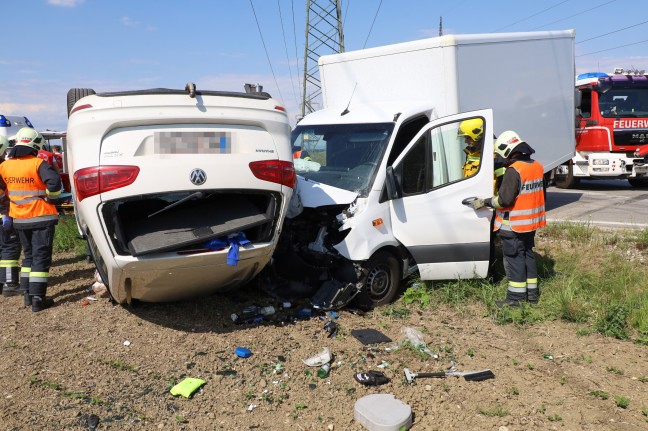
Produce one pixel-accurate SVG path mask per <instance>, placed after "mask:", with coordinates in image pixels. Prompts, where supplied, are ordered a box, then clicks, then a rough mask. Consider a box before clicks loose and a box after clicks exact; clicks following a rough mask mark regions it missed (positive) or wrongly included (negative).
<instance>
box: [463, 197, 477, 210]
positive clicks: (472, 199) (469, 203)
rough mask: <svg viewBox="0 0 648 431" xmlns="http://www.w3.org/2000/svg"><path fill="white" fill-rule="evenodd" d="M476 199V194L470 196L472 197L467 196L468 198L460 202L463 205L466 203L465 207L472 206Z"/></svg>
mask: <svg viewBox="0 0 648 431" xmlns="http://www.w3.org/2000/svg"><path fill="white" fill-rule="evenodd" d="M476 199H478V198H477V196H472V197H469V198H466V199H464V200H462V201H461V203H462V204H463V205H466V206H467V207H472V203H473V201H474V200H476Z"/></svg>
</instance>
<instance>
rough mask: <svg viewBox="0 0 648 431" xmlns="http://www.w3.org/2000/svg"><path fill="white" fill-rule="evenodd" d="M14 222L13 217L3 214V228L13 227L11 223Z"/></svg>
mask: <svg viewBox="0 0 648 431" xmlns="http://www.w3.org/2000/svg"><path fill="white" fill-rule="evenodd" d="M12 224H13V219H12V218H11V217H9V216H8V215H3V216H2V228H3V229H11V225H12Z"/></svg>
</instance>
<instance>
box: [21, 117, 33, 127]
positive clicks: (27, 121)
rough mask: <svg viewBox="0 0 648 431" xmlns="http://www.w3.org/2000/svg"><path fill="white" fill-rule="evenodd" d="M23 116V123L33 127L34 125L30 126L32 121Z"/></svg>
mask: <svg viewBox="0 0 648 431" xmlns="http://www.w3.org/2000/svg"><path fill="white" fill-rule="evenodd" d="M23 118H24V119H25V124H27V126H29V127H31V128H32V129H33V128H34V126H32V123H31V122H30V121H29V118H27V117H23Z"/></svg>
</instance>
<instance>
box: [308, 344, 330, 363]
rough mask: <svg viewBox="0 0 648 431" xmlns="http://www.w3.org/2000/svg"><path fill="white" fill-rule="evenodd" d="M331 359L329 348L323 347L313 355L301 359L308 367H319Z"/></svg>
mask: <svg viewBox="0 0 648 431" xmlns="http://www.w3.org/2000/svg"><path fill="white" fill-rule="evenodd" d="M331 359H332V355H331V349H329V348H328V347H324V348H323V349H322V351H321V352H320V353H318V354H317V355H315V356H311V357H310V358H308V359H303V362H304V364H306V365H308V366H309V367H321V366H322V365H324V364H328V363H329V362H331Z"/></svg>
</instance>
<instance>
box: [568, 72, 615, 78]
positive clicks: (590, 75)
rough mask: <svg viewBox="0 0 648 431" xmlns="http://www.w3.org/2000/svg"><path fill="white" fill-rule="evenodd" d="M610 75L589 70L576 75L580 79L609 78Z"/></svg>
mask: <svg viewBox="0 0 648 431" xmlns="http://www.w3.org/2000/svg"><path fill="white" fill-rule="evenodd" d="M608 76H609V75H608V74H607V73H603V72H587V73H581V74H580V75H578V76H577V77H576V80H579V79H591V78H607V77H608Z"/></svg>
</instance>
